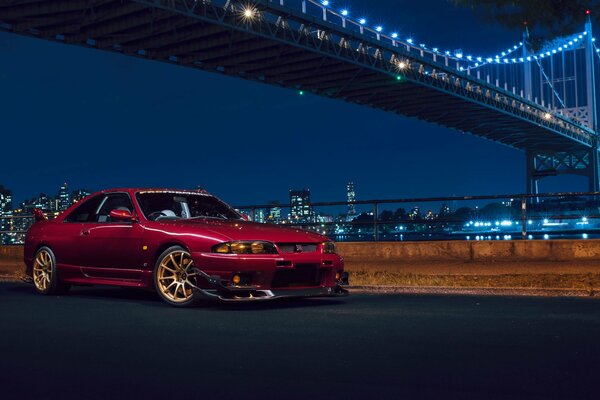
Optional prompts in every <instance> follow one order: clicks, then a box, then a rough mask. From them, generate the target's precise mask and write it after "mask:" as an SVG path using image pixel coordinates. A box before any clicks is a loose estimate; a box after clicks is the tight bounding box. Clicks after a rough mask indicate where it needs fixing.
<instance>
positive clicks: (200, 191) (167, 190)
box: [97, 187, 210, 195]
mask: <svg viewBox="0 0 600 400" xmlns="http://www.w3.org/2000/svg"><path fill="white" fill-rule="evenodd" d="M114 192H131V193H139V192H155V193H171V192H174V193H189V194H204V195H210V193H209V192H207V191H206V190H204V189H197V190H192V189H174V188H150V187H145V188H144V187H140V188H113V189H104V190H100V191H98V192H97V193H114Z"/></svg>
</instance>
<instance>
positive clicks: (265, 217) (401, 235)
mask: <svg viewBox="0 0 600 400" xmlns="http://www.w3.org/2000/svg"><path fill="white" fill-rule="evenodd" d="M350 205H352V207H353V208H355V209H356V213H355V214H353V215H352V214H351V215H349V214H348V209H349V206H350ZM235 208H236V209H238V210H240V211H241V212H243V213H244V214H246V215H247V216H248V217H249V219H250V220H252V221H256V222H261V223H267V224H278V225H284V226H289V227H292V228H299V229H306V230H312V231H315V232H318V233H320V234H324V235H327V236H329V237H330V238H331V239H333V240H335V241H340V242H343V241H423V240H432V241H434V240H537V239H541V240H544V239H574V238H575V239H591V238H600V192H577V193H547V194H538V195H524V194H515V195H492V196H462V197H433V198H405V199H387V200H384V199H379V200H358V201H354V202H351V203H349V202H347V201H339V202H312V203H306V204H304V208H303V209H302V210H304V212H303V213H302V215H299V214H298V213H294V212H292V209H294V206H293V205H292V204H263V205H246V206H237V207H235ZM33 222H34V218H33V216H32V215H4V216H0V243H1V244H4V245H10V244H23V242H24V240H25V235H26V232H27V230H28V229H29V227H30V226H31V225H32V224H33Z"/></svg>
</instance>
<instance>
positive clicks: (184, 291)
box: [154, 246, 196, 307]
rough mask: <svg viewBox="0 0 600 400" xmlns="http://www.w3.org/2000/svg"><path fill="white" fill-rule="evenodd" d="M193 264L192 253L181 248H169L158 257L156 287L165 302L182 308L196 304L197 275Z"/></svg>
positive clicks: (155, 274)
mask: <svg viewBox="0 0 600 400" xmlns="http://www.w3.org/2000/svg"><path fill="white" fill-rule="evenodd" d="M193 264H194V260H192V256H191V255H190V253H189V252H188V251H187V250H185V249H184V248H183V247H180V246H173V247H169V248H168V249H167V250H165V251H164V252H163V253H162V254H161V255H160V256H159V257H158V260H157V261H156V266H155V267H154V287H155V288H156V291H157V292H158V294H159V295H160V297H161V298H162V299H163V300H164V301H166V302H167V303H169V304H171V305H174V306H180V307H183V306H189V305H190V304H192V303H194V301H195V296H194V289H193V284H195V282H196V273H195V272H194V271H193V269H192V268H193Z"/></svg>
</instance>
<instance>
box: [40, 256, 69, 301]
mask: <svg viewBox="0 0 600 400" xmlns="http://www.w3.org/2000/svg"><path fill="white" fill-rule="evenodd" d="M32 275H33V287H34V288H35V291H36V292H38V293H39V294H43V295H60V294H65V293H67V292H68V291H69V289H70V288H71V285H69V284H67V283H64V282H63V281H61V280H60V277H59V276H58V271H57V270H56V257H55V256H54V252H53V251H52V249H50V248H49V247H46V246H43V247H40V248H39V249H38V251H36V253H35V256H34V257H33V270H32Z"/></svg>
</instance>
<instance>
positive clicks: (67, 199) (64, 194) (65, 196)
mask: <svg viewBox="0 0 600 400" xmlns="http://www.w3.org/2000/svg"><path fill="white" fill-rule="evenodd" d="M56 199H57V200H58V211H65V210H66V209H67V208H69V207H70V206H71V194H70V193H69V185H67V182H65V183H63V185H62V186H61V187H60V189H59V190H58V196H56Z"/></svg>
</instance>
